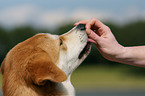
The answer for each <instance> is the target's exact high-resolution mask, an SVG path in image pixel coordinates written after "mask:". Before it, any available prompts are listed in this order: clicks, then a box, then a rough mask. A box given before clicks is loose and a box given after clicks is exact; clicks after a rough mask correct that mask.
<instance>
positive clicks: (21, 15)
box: [0, 0, 145, 96]
mask: <svg viewBox="0 0 145 96" xmlns="http://www.w3.org/2000/svg"><path fill="white" fill-rule="evenodd" d="M144 4H145V0H60V1H58V0H45V1H40V0H35V1H34V0H21V1H20V0H11V1H7V0H1V1H0V63H1V62H2V61H3V59H4V57H5V55H6V54H7V52H8V51H9V50H10V49H11V48H12V47H14V46H15V45H16V44H18V43H20V42H22V41H24V40H26V39H27V38H29V37H31V36H33V35H35V34H37V33H51V34H57V35H60V34H63V33H65V32H67V31H69V30H70V29H71V28H73V27H74V23H75V22H77V21H80V20H86V19H90V18H92V17H96V18H98V19H99V20H101V21H102V22H103V23H104V24H106V25H107V26H109V27H110V29H111V30H112V32H113V34H114V35H115V37H116V39H117V41H118V42H119V43H120V44H121V45H123V46H140V45H145V6H144ZM71 81H72V84H73V85H74V87H75V88H76V91H77V93H78V96H96V95H97V96H144V95H145V92H144V91H142V90H144V89H145V68H140V67H135V66H130V65H126V64H121V63H117V62H111V61H108V60H106V59H104V58H103V57H102V55H101V54H100V53H99V52H98V50H97V49H96V48H95V46H94V45H92V50H91V53H90V54H89V56H88V57H87V58H86V60H85V61H84V62H83V63H82V64H81V66H79V67H78V68H77V69H76V70H75V71H74V73H73V74H72V77H71ZM1 84H2V76H1V75H0V86H1ZM126 90H127V91H126ZM118 91H119V93H116V94H117V95H112V94H114V92H118ZM89 92H90V93H89ZM94 92H95V93H94ZM126 92H128V93H126ZM134 92H137V93H136V94H137V95H136V94H135V93H134ZM91 93H92V94H91ZM93 93H94V94H93ZM99 93H100V94H101V93H106V95H102V94H101V95H99ZM122 93H124V94H122ZM87 94H88V95H87ZM90 94H91V95H90ZM119 94H120V95H119Z"/></svg>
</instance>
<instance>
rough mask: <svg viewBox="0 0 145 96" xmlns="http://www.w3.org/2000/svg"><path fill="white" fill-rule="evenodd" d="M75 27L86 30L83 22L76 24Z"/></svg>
mask: <svg viewBox="0 0 145 96" xmlns="http://www.w3.org/2000/svg"><path fill="white" fill-rule="evenodd" d="M77 28H78V29H80V30H86V28H85V24H79V25H77Z"/></svg>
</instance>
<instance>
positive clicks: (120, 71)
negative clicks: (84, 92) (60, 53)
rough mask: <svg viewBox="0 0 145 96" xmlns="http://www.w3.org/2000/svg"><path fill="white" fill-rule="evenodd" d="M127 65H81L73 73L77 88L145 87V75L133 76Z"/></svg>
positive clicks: (73, 81) (74, 83)
mask: <svg viewBox="0 0 145 96" xmlns="http://www.w3.org/2000/svg"><path fill="white" fill-rule="evenodd" d="M127 70H129V69H128V68H125V67H116V68H110V67H99V66H82V67H81V66H80V67H79V68H78V69H77V70H76V71H75V72H74V73H73V74H72V78H71V80H72V83H73V85H74V86H75V88H77V89H91V90H92V89H93V88H98V89H104V88H106V89H124V88H125V89H126V88H128V89H136V88H145V76H140V77H139V76H135V75H134V76H133V75H130V74H128V73H127Z"/></svg>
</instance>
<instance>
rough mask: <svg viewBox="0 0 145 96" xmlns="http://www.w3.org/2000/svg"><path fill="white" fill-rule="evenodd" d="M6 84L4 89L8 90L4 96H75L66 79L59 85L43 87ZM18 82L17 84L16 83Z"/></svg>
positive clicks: (51, 84)
mask: <svg viewBox="0 0 145 96" xmlns="http://www.w3.org/2000/svg"><path fill="white" fill-rule="evenodd" d="M16 82H17V83H15V82H13V84H12V83H10V82H8V83H7V85H8V86H10V87H8V86H5V88H7V89H9V90H7V92H6V91H5V92H4V96H75V90H74V87H73V86H72V84H71V82H70V76H69V77H68V79H67V80H66V81H64V82H61V83H53V82H48V83H47V84H46V85H45V86H37V85H27V84H24V82H23V84H22V83H20V82H19V81H17V80H16ZM18 82H19V83H18Z"/></svg>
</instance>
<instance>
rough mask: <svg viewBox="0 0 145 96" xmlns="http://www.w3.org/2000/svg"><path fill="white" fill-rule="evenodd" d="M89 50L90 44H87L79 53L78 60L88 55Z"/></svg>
mask: <svg viewBox="0 0 145 96" xmlns="http://www.w3.org/2000/svg"><path fill="white" fill-rule="evenodd" d="M90 49H91V43H90V42H87V44H86V46H85V47H84V49H83V50H82V51H81V53H80V55H79V57H78V58H79V59H81V58H82V57H84V56H85V55H87V54H89V51H90Z"/></svg>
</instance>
